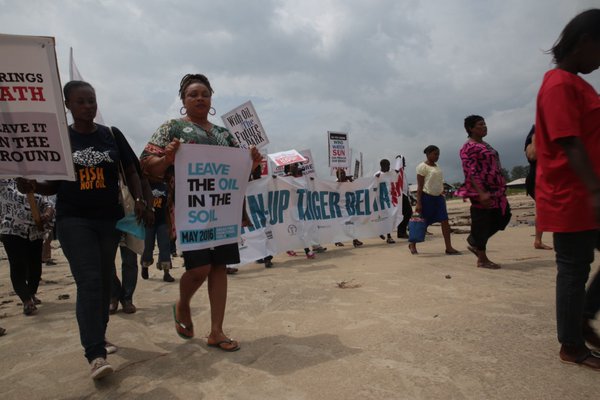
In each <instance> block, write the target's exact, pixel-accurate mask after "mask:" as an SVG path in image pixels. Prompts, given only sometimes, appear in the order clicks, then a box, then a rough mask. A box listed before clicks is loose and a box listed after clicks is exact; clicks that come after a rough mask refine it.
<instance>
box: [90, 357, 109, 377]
mask: <svg viewBox="0 0 600 400" xmlns="http://www.w3.org/2000/svg"><path fill="white" fill-rule="evenodd" d="M90 366H91V367H92V370H91V377H92V379H94V380H97V379H101V378H104V377H105V376H107V375H110V374H112V373H113V372H114V369H113V367H112V365H110V364H109V363H108V361H106V358H102V357H98V358H95V359H93V360H92V362H91V363H90Z"/></svg>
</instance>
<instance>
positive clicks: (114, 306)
mask: <svg viewBox="0 0 600 400" xmlns="http://www.w3.org/2000/svg"><path fill="white" fill-rule="evenodd" d="M118 309H119V299H111V300H110V306H108V312H109V313H110V314H114V313H116V312H117V310H118Z"/></svg>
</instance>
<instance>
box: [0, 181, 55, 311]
mask: <svg viewBox="0 0 600 400" xmlns="http://www.w3.org/2000/svg"><path fill="white" fill-rule="evenodd" d="M0 200H1V202H0V240H1V241H2V243H3V244H4V250H6V255H7V257H8V265H9V267H10V281H11V282H12V286H13V289H14V290H15V293H16V294H17V296H19V298H20V299H21V301H22V302H23V314H25V315H33V314H35V313H36V311H37V307H36V305H38V304H40V303H41V300H39V299H38V298H37V297H36V293H37V289H38V285H39V283H40V279H41V277H42V243H43V238H44V232H45V231H44V229H40V228H39V227H38V226H37V225H36V223H35V222H34V220H33V215H32V212H31V206H30V204H29V201H28V199H27V196H25V195H24V194H22V193H19V192H18V191H17V188H16V185H15V180H14V179H1V180H0ZM35 204H36V206H37V207H38V210H39V211H40V217H41V219H42V223H43V226H44V227H47V226H48V225H49V224H50V223H51V222H52V218H53V217H54V208H53V203H52V202H50V201H49V200H48V199H47V198H46V197H43V196H40V195H35Z"/></svg>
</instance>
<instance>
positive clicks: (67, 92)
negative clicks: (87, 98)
mask: <svg viewBox="0 0 600 400" xmlns="http://www.w3.org/2000/svg"><path fill="white" fill-rule="evenodd" d="M80 87H89V88H90V89H92V90H93V91H94V92H95V90H94V87H93V86H92V85H90V84H89V83H88V82H84V81H70V82H67V83H66V85H65V87H64V88H63V94H64V96H65V100H69V97H70V96H71V93H72V92H73V90H75V89H79V88H80Z"/></svg>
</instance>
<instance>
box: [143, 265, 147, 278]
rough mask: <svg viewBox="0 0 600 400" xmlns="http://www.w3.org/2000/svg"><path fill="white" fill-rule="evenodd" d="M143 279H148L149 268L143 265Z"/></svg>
mask: <svg viewBox="0 0 600 400" xmlns="http://www.w3.org/2000/svg"><path fill="white" fill-rule="evenodd" d="M142 279H148V268H146V267H142Z"/></svg>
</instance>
